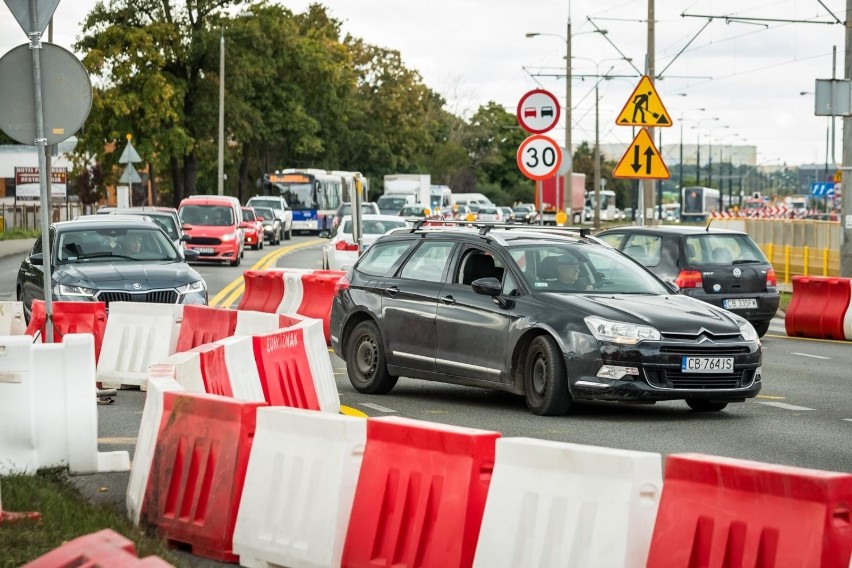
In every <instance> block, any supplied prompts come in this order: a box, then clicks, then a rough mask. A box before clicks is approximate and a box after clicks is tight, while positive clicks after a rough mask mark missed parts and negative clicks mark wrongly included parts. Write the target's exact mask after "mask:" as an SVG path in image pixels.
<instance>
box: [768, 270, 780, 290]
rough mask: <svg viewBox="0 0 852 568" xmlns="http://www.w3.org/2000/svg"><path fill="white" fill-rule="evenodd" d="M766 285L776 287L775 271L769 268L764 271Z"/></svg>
mask: <svg viewBox="0 0 852 568" xmlns="http://www.w3.org/2000/svg"><path fill="white" fill-rule="evenodd" d="M766 285H767V286H778V278H777V277H776V276H775V269H774V268H770V269H769V270H767V271H766Z"/></svg>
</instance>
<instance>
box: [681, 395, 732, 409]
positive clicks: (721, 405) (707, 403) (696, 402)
mask: <svg viewBox="0 0 852 568" xmlns="http://www.w3.org/2000/svg"><path fill="white" fill-rule="evenodd" d="M686 404H687V405H688V406H689V408H691V409H692V410H694V411H695V412H719V411H720V410H724V409H725V407H726V406H728V403H727V402H713V401H712V400H702V399H700V398H688V399H686Z"/></svg>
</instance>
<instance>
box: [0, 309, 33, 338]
mask: <svg viewBox="0 0 852 568" xmlns="http://www.w3.org/2000/svg"><path fill="white" fill-rule="evenodd" d="M26 331H27V322H26V320H25V319H24V304H23V303H22V302H0V335H23V334H24V332H26Z"/></svg>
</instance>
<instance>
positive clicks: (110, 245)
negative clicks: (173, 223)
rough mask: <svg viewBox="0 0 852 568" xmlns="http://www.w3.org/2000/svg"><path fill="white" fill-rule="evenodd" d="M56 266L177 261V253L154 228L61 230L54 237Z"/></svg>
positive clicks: (178, 258)
mask: <svg viewBox="0 0 852 568" xmlns="http://www.w3.org/2000/svg"><path fill="white" fill-rule="evenodd" d="M56 256H57V260H58V262H59V264H75V263H92V262H115V261H121V262H152V261H176V260H180V259H181V256H180V253H178V251H177V250H176V249H175V247H174V244H172V242H171V241H170V240H169V239H168V237H167V236H166V235H164V234H163V233H162V232H160V231H158V230H156V229H153V230H152V229H137V228H134V229H127V228H123V227H109V228H99V229H81V230H67V231H62V232H60V233H59V234H58V235H57V243H56Z"/></svg>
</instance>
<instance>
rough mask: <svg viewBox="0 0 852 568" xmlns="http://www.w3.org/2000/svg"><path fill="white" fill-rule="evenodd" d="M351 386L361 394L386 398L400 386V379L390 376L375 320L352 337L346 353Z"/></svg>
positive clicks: (365, 323)
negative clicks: (383, 395)
mask: <svg viewBox="0 0 852 568" xmlns="http://www.w3.org/2000/svg"><path fill="white" fill-rule="evenodd" d="M346 370H347V372H348V374H349V382H350V383H352V386H353V387H354V388H355V390H357V391H358V392H361V393H365V394H385V393H387V392H390V390H391V389H392V388H393V387H394V386H395V385H396V381H397V379H398V377H394V376H393V375H391V374H390V373H389V372H388V367H387V362H386V360H385V350H384V347H383V346H382V335H381V333H380V332H379V328H378V327H377V326H376V324H375V323H374V322H373V321H372V320H368V321H362V322H361V323H359V324H358V325H356V326H355V329H353V330H352V334H351V335H350V338H349V342H348V345H347V350H346Z"/></svg>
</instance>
